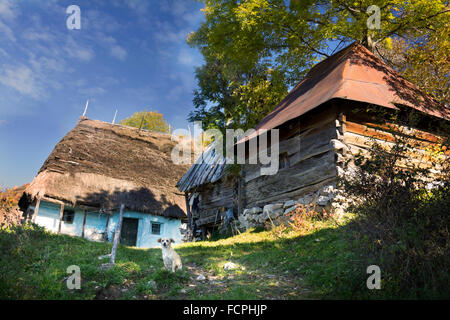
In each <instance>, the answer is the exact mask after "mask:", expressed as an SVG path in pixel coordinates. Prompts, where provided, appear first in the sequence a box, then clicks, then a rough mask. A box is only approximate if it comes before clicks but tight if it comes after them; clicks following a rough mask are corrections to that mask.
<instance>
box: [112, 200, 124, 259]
mask: <svg viewBox="0 0 450 320" xmlns="http://www.w3.org/2000/svg"><path fill="white" fill-rule="evenodd" d="M124 207H125V205H124V204H121V205H120V212H119V221H118V222H117V226H116V232H115V233H114V243H113V246H112V250H111V260H110V261H109V263H110V264H114V263H115V261H116V252H117V246H118V245H119V240H120V232H121V231H122V220H123V209H124Z"/></svg>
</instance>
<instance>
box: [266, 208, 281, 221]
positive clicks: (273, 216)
mask: <svg viewBox="0 0 450 320" xmlns="http://www.w3.org/2000/svg"><path fill="white" fill-rule="evenodd" d="M283 212H284V210H283V208H279V209H277V210H274V211H272V212H270V213H269V216H270V218H271V219H276V218H278V217H279V216H281V215H282V214H283Z"/></svg>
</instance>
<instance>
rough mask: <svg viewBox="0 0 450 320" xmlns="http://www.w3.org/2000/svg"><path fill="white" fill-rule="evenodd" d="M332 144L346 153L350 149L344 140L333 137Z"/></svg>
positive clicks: (335, 148)
mask: <svg viewBox="0 0 450 320" xmlns="http://www.w3.org/2000/svg"><path fill="white" fill-rule="evenodd" d="M330 145H331V147H332V148H333V149H334V150H342V151H343V152H344V153H345V152H347V151H349V148H348V147H347V146H346V145H345V144H344V143H343V142H341V141H339V140H337V139H331V140H330Z"/></svg>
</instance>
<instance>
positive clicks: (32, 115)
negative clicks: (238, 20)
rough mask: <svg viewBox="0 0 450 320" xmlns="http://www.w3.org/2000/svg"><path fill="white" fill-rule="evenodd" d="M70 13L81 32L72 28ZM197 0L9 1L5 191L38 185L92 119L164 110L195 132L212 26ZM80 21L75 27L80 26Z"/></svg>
mask: <svg viewBox="0 0 450 320" xmlns="http://www.w3.org/2000/svg"><path fill="white" fill-rule="evenodd" d="M70 5H77V6H78V7H79V8H80V17H81V29H79V30H78V29H68V27H67V24H66V22H67V19H68V18H69V17H70V16H71V15H70V14H68V13H66V9H67V8H68V7H69V6H70ZM201 8H202V4H201V3H199V2H197V1H195V0H95V1H94V0H85V1H79V0H71V1H64V0H60V1H56V0H45V1H42V0H0V186H2V187H13V186H20V185H22V184H25V183H28V182H31V181H32V180H33V178H34V176H35V175H36V174H37V173H38V171H39V169H40V167H41V166H42V164H43V163H44V161H45V159H46V158H47V157H48V155H49V154H50V152H51V151H52V150H53V148H54V147H55V145H56V144H57V143H58V142H59V141H60V140H61V139H62V138H63V137H64V136H65V135H66V134H67V133H68V132H69V131H70V130H71V129H72V128H73V127H74V126H75V125H76V124H77V121H78V118H79V117H80V116H81V115H82V113H83V111H84V107H85V104H86V101H87V100H88V99H89V107H88V110H87V113H86V116H87V117H88V118H90V119H97V120H102V121H107V122H111V121H112V119H113V117H114V112H115V110H116V109H117V110H118V113H117V120H116V123H117V122H118V120H120V119H124V118H126V117H128V116H130V115H131V114H133V113H134V112H136V111H141V110H157V111H158V112H160V113H162V114H163V115H164V117H165V118H166V120H167V121H168V123H169V124H170V125H171V126H172V128H174V129H176V128H187V126H188V121H187V116H188V113H189V111H191V110H193V104H192V97H193V90H194V89H195V87H196V80H195V75H194V71H195V67H196V66H201V65H202V64H203V59H202V56H201V54H200V53H199V51H198V50H197V49H195V48H191V47H189V46H188V45H187V44H186V37H187V35H188V34H189V33H190V32H192V31H195V30H196V29H197V28H198V26H199V25H200V23H201V22H202V21H203V20H204V17H203V13H202V12H201V11H200V9H201ZM71 21H72V20H71Z"/></svg>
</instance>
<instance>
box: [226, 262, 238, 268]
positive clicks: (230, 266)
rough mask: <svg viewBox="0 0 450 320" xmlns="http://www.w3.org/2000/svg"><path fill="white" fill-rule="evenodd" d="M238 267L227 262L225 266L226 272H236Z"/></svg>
mask: <svg viewBox="0 0 450 320" xmlns="http://www.w3.org/2000/svg"><path fill="white" fill-rule="evenodd" d="M237 267H238V265H237V264H235V263H233V262H227V263H225V264H224V265H223V269H224V270H234V269H237Z"/></svg>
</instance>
